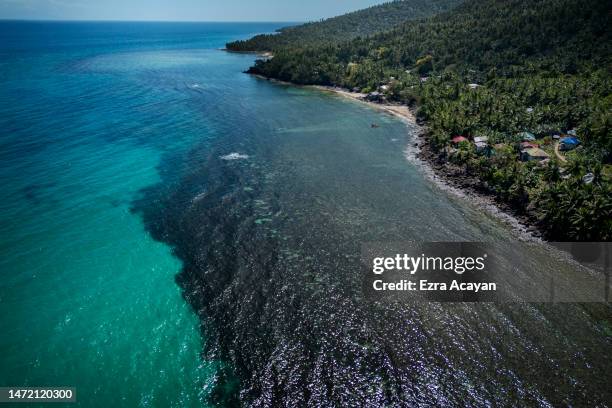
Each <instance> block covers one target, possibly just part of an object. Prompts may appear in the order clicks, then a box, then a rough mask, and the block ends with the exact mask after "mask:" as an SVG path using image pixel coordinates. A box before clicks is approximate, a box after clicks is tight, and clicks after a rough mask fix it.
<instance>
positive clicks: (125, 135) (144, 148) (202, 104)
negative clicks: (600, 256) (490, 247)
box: [0, 22, 612, 407]
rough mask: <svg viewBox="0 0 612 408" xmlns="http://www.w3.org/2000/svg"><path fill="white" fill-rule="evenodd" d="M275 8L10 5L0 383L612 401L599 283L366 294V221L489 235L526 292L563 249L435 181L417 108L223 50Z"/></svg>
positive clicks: (365, 397)
mask: <svg viewBox="0 0 612 408" xmlns="http://www.w3.org/2000/svg"><path fill="white" fill-rule="evenodd" d="M278 26H279V24H158V23H140V24H133V23H10V22H3V23H0V135H1V138H0V179H1V180H2V188H3V189H2V192H3V199H2V200H1V202H0V253H1V255H2V256H1V258H0V385H14V386H23V385H30V386H44V385H48V386H62V385H63V386H74V387H77V395H78V397H77V398H78V401H79V404H80V405H81V406H87V407H89V406H94V407H95V406H99V407H107V406H128V407H131V406H154V407H158V406H160V407H165V406H177V407H179V406H181V407H182V406H202V405H218V406H223V405H228V404H229V403H237V402H240V403H242V404H244V405H248V406H255V407H257V406H261V407H267V406H278V405H284V406H307V405H311V406H344V405H346V406H431V405H441V406H487V405H491V406H495V405H497V406H523V405H530V406H536V405H539V406H559V405H574V406H596V405H600V406H602V405H605V404H606V403H607V402H608V401H610V399H611V397H610V390H609V386H608V385H609V384H608V380H607V371H608V370H609V367H610V366H611V365H612V363H611V362H610V355H609V353H608V352H607V350H609V347H610V342H611V337H610V322H611V321H612V318H611V316H612V313H611V309H610V307H609V305H607V304H595V305H580V304H563V305H555V304H520V303H517V304H493V303H479V304H469V303H466V304H463V303H460V304H452V303H442V304H440V303H423V302H421V303H418V304H412V303H391V302H376V301H370V300H369V299H364V298H363V294H364V293H363V291H362V284H363V281H362V275H360V273H359V271H360V270H361V267H362V266H361V265H360V261H359V260H360V255H361V252H360V249H361V245H362V244H364V243H367V242H390V241H394V242H395V241H445V240H452V241H492V242H493V243H494V244H495V245H496V248H498V249H499V250H500V251H501V252H502V254H503V256H502V257H500V259H499V262H500V264H501V266H500V268H501V269H502V270H503V271H504V273H505V275H504V278H505V280H506V281H505V282H504V283H507V284H508V285H509V288H510V291H511V292H512V293H511V294H512V295H516V296H518V297H520V296H521V294H522V293H524V292H525V291H526V290H529V289H532V287H533V286H534V282H533V281H530V280H529V279H526V277H525V276H524V275H522V274H521V273H520V271H519V268H517V265H518V264H519V263H521V264H522V265H524V264H528V266H529V267H530V269H531V270H534V271H540V270H542V271H548V272H550V271H551V270H552V271H554V273H556V274H558V276H560V277H561V278H563V277H564V276H566V275H565V274H567V276H570V273H571V272H572V271H573V269H572V268H573V267H570V266H568V265H566V264H565V263H564V262H562V261H561V260H558V259H556V256H555V255H552V254H551V252H549V249H548V248H546V247H544V246H541V245H538V244H531V243H529V244H528V243H521V244H517V247H511V246H510V245H508V243H509V242H513V243H516V236H515V235H514V234H513V233H512V232H511V231H510V230H509V229H508V228H507V226H505V225H503V224H501V223H500V222H499V221H498V220H496V219H495V218H493V217H491V216H489V215H488V214H487V213H484V212H483V211H482V209H480V208H478V207H474V206H472V205H471V204H469V203H468V202H466V201H465V200H463V199H460V198H457V197H455V196H453V195H450V194H448V193H447V192H445V191H443V190H441V189H439V188H438V187H437V186H436V185H434V184H432V183H431V182H429V181H428V180H427V178H426V177H424V174H423V172H422V171H421V169H420V168H419V167H418V166H417V165H415V164H414V163H411V162H409V161H407V160H406V157H405V148H406V146H407V145H410V144H412V143H413V142H414V139H413V137H414V134H415V131H416V129H415V127H414V125H408V126H406V124H404V123H402V122H401V121H399V120H397V119H396V118H393V117H391V116H389V115H386V114H382V113H381V112H379V111H377V110H374V109H371V108H370V107H367V106H365V105H363V104H361V103H358V102H354V101H347V100H345V99H342V98H340V97H337V96H333V95H330V94H326V93H322V92H317V91H314V90H311V89H304V88H295V87H288V86H281V85H278V84H273V83H269V82H268V81H265V80H259V79H256V78H253V77H250V76H248V75H245V74H243V73H242V71H244V70H245V69H246V68H247V67H248V66H249V65H250V64H251V63H252V61H253V56H252V55H240V54H228V53H225V52H223V51H219V50H218V48H219V47H222V46H223V44H224V43H225V42H226V41H228V40H233V39H239V38H246V37H248V36H250V35H252V34H254V33H259V32H270V31H272V30H273V29H274V28H277V27H278ZM372 123H376V124H377V125H378V127H372V126H371V124H372ZM519 261H520V262H519ZM544 276H547V275H544Z"/></svg>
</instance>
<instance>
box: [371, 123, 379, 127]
mask: <svg viewBox="0 0 612 408" xmlns="http://www.w3.org/2000/svg"><path fill="white" fill-rule="evenodd" d="M372 127H373V128H379V127H380V126H378V125H377V124H376V123H372Z"/></svg>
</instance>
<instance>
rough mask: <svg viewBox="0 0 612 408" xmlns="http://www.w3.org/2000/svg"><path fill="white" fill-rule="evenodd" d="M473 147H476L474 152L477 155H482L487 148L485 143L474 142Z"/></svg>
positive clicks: (487, 145)
mask: <svg viewBox="0 0 612 408" xmlns="http://www.w3.org/2000/svg"><path fill="white" fill-rule="evenodd" d="M474 145H475V146H476V151H477V152H478V153H483V152H485V151H486V150H487V147H489V144H488V143H487V142H476V143H474Z"/></svg>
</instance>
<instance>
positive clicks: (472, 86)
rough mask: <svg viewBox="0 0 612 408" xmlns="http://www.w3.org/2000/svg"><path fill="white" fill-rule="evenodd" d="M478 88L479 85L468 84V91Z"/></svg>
mask: <svg viewBox="0 0 612 408" xmlns="http://www.w3.org/2000/svg"><path fill="white" fill-rule="evenodd" d="M479 86H480V85H478V84H468V88H470V89H476V88H478V87H479Z"/></svg>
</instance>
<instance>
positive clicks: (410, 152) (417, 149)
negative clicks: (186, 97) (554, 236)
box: [250, 74, 546, 242]
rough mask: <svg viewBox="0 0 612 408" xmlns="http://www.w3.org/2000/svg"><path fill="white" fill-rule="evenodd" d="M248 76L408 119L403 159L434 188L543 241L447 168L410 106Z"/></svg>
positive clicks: (475, 183)
mask: <svg viewBox="0 0 612 408" xmlns="http://www.w3.org/2000/svg"><path fill="white" fill-rule="evenodd" d="M250 75H253V76H254V77H256V78H259V79H262V80H266V81H269V82H273V83H276V84H280V85H287V86H295V87H303V88H309V89H316V90H318V91H321V92H329V93H333V94H335V95H338V96H341V97H344V98H347V99H351V100H354V101H358V102H361V103H364V104H366V105H368V106H370V107H372V108H374V109H377V110H380V111H383V112H386V113H388V114H391V115H393V116H395V117H397V118H399V119H400V120H403V121H406V122H409V123H410V124H411V125H415V126H417V127H418V131H417V135H416V137H415V139H414V140H411V141H410V142H409V143H408V145H407V146H406V148H405V150H404V153H405V156H406V160H408V161H410V162H411V163H413V164H416V165H417V166H418V167H419V168H420V170H421V171H422V172H423V174H424V176H425V177H427V178H428V179H429V180H430V181H431V182H432V183H434V184H435V185H436V186H437V187H438V188H440V189H442V190H444V191H446V192H448V193H451V194H452V195H454V196H455V197H458V198H460V199H463V200H466V201H468V202H470V203H471V204H472V205H474V206H476V207H477V208H479V209H482V210H483V211H486V212H487V214H489V215H490V216H492V217H493V218H495V219H497V220H499V221H501V222H502V223H504V224H505V225H507V226H508V227H509V228H510V229H511V230H512V231H513V232H514V233H515V234H516V235H517V236H518V238H519V239H521V240H523V241H533V242H545V241H546V240H545V239H544V238H543V234H542V231H541V230H540V228H538V227H537V226H536V225H534V223H532V222H531V221H530V220H529V218H528V216H525V215H522V214H517V213H516V212H515V211H514V209H513V208H512V207H511V206H510V205H508V204H506V203H504V202H500V201H499V200H496V198H495V197H494V196H493V195H492V194H490V193H487V192H486V191H484V189H483V187H482V183H481V182H480V181H479V180H477V179H476V178H473V177H468V176H466V175H465V174H464V173H462V172H461V171H460V169H459V168H457V169H454V168H451V166H449V165H448V163H446V162H442V161H441V160H439V159H438V156H437V154H436V153H434V152H433V151H432V150H431V148H430V147H429V144H428V140H427V127H426V126H425V125H422V124H419V123H417V119H416V115H415V112H414V110H413V109H411V108H410V107H408V106H406V105H398V104H391V103H377V102H370V101H366V100H364V99H363V97H364V96H365V94H363V93H358V92H350V91H349V90H347V89H343V88H338V87H332V86H323V85H298V84H293V83H291V82H287V81H281V80H278V79H274V78H266V77H264V76H262V75H258V74H250Z"/></svg>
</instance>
